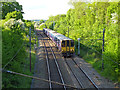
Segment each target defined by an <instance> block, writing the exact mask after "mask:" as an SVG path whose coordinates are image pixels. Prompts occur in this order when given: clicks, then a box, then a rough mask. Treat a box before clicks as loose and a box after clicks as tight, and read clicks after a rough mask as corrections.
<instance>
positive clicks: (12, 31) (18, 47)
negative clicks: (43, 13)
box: [0, 2, 35, 88]
mask: <svg viewBox="0 0 120 90" xmlns="http://www.w3.org/2000/svg"><path fill="white" fill-rule="evenodd" d="M2 4H3V6H2V10H3V12H2V15H3V16H2V20H0V28H2V68H3V69H4V70H11V71H15V72H19V73H24V74H27V75H33V68H34V67H33V66H34V63H35V52H34V48H33V45H34V43H35V40H32V59H31V60H32V71H31V72H30V70H29V28H30V27H31V30H32V32H31V35H32V39H33V38H35V35H34V34H33V33H34V26H33V24H32V22H31V21H28V20H24V19H23V16H22V13H23V12H22V6H21V5H19V3H18V2H2ZM27 35H28V37H27ZM30 84H31V79H30V78H26V77H21V76H17V75H13V74H9V73H6V72H4V73H3V74H2V87H3V88H30Z"/></svg>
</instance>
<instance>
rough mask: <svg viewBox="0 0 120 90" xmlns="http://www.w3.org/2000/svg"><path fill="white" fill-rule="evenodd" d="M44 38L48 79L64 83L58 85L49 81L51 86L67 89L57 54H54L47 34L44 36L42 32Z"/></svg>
mask: <svg viewBox="0 0 120 90" xmlns="http://www.w3.org/2000/svg"><path fill="white" fill-rule="evenodd" d="M40 35H41V36H42V37H43V38H45V40H44V39H42V41H43V43H44V49H45V53H46V63H47V64H46V65H47V68H48V70H47V71H48V80H49V81H56V82H59V83H62V84H63V86H61V85H57V84H52V83H49V88H51V89H52V88H63V89H65V90H66V86H65V85H64V84H65V82H64V79H63V76H62V73H61V70H60V68H59V64H58V62H57V60H56V56H55V54H54V51H53V50H52V47H51V46H50V43H49V39H48V38H46V37H45V36H43V35H42V34H40Z"/></svg>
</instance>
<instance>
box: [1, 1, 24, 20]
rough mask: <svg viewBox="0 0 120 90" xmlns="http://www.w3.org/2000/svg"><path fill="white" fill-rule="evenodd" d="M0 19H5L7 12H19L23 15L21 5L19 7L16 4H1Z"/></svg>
mask: <svg viewBox="0 0 120 90" xmlns="http://www.w3.org/2000/svg"><path fill="white" fill-rule="evenodd" d="M1 5H2V19H5V16H6V15H7V13H9V12H13V11H20V12H21V13H23V11H22V10H23V9H22V5H19V3H18V2H2V3H1Z"/></svg>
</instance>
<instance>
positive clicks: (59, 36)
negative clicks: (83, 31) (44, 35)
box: [45, 29, 72, 40]
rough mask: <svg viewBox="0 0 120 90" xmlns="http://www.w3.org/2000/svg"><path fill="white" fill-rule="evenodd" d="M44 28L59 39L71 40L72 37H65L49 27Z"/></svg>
mask: <svg viewBox="0 0 120 90" xmlns="http://www.w3.org/2000/svg"><path fill="white" fill-rule="evenodd" d="M45 30H47V31H48V32H49V33H51V34H52V35H54V36H55V37H57V39H59V40H72V39H70V38H68V37H66V36H64V35H62V34H60V33H58V32H56V31H53V30H51V29H45Z"/></svg>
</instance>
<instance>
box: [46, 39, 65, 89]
mask: <svg viewBox="0 0 120 90" xmlns="http://www.w3.org/2000/svg"><path fill="white" fill-rule="evenodd" d="M48 43H49V41H48ZM49 45H50V43H49ZM50 50H51V51H52V55H53V58H54V60H55V64H56V66H57V70H58V72H59V75H60V78H61V81H62V84H65V82H64V79H63V76H62V73H61V70H60V67H59V65H58V62H57V60H56V56H55V54H54V51H53V50H52V47H51V46H50ZM64 89H65V90H66V86H64Z"/></svg>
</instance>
